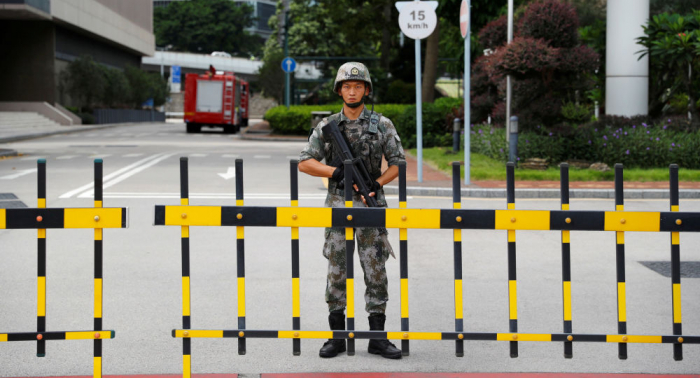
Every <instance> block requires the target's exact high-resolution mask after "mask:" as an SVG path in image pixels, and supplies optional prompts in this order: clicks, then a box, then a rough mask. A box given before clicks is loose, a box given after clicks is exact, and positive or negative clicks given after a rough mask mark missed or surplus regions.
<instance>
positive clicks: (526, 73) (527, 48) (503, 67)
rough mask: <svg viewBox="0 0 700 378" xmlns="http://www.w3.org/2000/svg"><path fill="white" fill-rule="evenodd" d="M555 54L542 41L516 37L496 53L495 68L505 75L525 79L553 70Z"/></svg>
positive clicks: (554, 50)
mask: <svg viewBox="0 0 700 378" xmlns="http://www.w3.org/2000/svg"><path fill="white" fill-rule="evenodd" d="M557 54H558V50H557V49H554V48H552V47H551V46H549V45H547V43H546V42H545V41H544V40H542V39H534V38H530V37H518V38H515V39H513V41H512V42H511V43H510V44H508V45H506V46H503V47H501V49H500V51H499V52H497V53H496V55H495V56H494V59H495V60H496V64H495V68H496V69H497V70H500V71H501V72H502V73H504V74H506V75H513V76H515V77H516V78H519V79H526V78H529V77H532V76H534V75H537V76H539V75H541V74H542V73H543V72H545V71H548V70H551V69H553V68H554V67H555V65H556V63H557V61H556V60H557Z"/></svg>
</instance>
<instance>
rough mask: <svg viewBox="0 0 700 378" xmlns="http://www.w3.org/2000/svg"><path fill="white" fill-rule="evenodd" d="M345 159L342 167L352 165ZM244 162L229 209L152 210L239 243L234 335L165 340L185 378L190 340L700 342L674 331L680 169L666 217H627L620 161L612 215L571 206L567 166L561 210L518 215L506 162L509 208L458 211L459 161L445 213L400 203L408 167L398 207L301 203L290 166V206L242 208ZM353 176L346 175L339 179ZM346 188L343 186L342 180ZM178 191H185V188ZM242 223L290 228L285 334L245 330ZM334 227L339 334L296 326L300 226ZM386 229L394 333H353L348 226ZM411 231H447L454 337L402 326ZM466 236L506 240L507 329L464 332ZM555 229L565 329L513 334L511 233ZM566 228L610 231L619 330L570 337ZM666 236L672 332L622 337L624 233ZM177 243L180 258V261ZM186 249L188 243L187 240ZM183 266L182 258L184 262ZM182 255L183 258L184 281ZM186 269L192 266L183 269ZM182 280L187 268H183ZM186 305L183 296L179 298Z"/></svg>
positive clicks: (699, 221)
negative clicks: (340, 283)
mask: <svg viewBox="0 0 700 378" xmlns="http://www.w3.org/2000/svg"><path fill="white" fill-rule="evenodd" d="M349 163H350V162H347V161H346V162H345V164H349ZM181 164H183V165H182V166H181V172H185V174H182V175H181V179H182V180H184V181H183V182H182V184H181V185H182V187H183V188H184V189H183V190H186V187H187V184H186V182H185V181H186V177H187V175H186V172H187V160H186V158H183V159H182V160H181ZM242 166H243V162H242V160H240V159H238V160H236V171H237V173H236V205H235V206H193V205H190V204H189V202H188V200H186V198H185V195H183V199H182V201H181V205H179V206H177V205H157V206H155V209H154V210H155V214H154V224H155V225H160V226H180V227H182V228H183V230H187V233H188V235H189V227H191V226H223V227H227V226H228V227H236V228H237V230H238V231H237V238H238V248H237V249H238V279H239V282H238V306H239V307H238V312H239V324H238V328H237V329H219V330H209V329H191V327H190V323H189V317H188V319H187V324H186V327H183V329H175V330H173V331H172V336H173V337H176V338H183V342H184V343H185V345H187V348H186V352H187V358H188V359H187V360H186V362H187V363H186V364H185V376H189V369H190V361H189V354H190V349H189V341H190V340H191V339H192V338H238V339H239V353H241V354H242V353H245V343H244V342H245V340H246V339H248V338H280V339H293V340H294V342H293V354H294V355H299V354H300V340H301V339H306V338H311V339H325V338H336V339H347V341H348V354H349V355H353V354H354V346H355V345H354V340H355V339H383V338H389V339H395V340H401V341H402V342H401V349H402V354H403V355H406V356H407V355H409V344H408V342H409V341H410V340H454V341H455V342H456V344H455V347H456V349H455V354H456V356H460V357H461V356H463V355H464V346H463V341H464V340H493V341H508V342H509V345H510V355H511V357H517V356H518V344H517V343H518V342H520V341H550V342H562V343H563V344H564V357H565V358H572V357H573V344H574V343H576V342H608V343H617V344H619V346H618V348H619V350H618V357H619V358H621V359H624V358H626V356H627V344H629V343H670V344H673V345H674V347H673V358H674V359H675V360H682V358H683V357H682V344H700V336H697V335H683V334H682V330H681V296H680V242H679V235H680V233H682V232H699V231H700V212H684V213H681V212H679V211H678V210H679V208H678V167H677V166H676V165H671V167H670V187H671V209H670V210H671V211H669V212H664V211H661V212H658V211H625V210H624V207H623V205H624V204H623V201H622V198H623V186H622V165H616V167H615V172H616V181H615V194H616V200H615V210H614V211H593V210H587V211H579V210H576V211H574V210H570V207H569V179H568V177H569V176H568V165H566V164H562V165H561V166H560V170H561V208H560V210H516V209H515V180H514V168H515V167H514V165H513V164H511V163H509V164H507V166H506V172H507V191H506V193H507V208H506V210H495V209H462V208H461V197H460V185H459V175H460V166H459V164H456V163H455V164H453V177H454V180H453V181H454V182H453V208H452V209H409V208H407V206H406V187H405V176H406V169H405V164H402V165H400V166H399V176H400V177H399V207H398V208H367V207H353V206H352V192H351V190H350V188H349V186H348V189H347V190H346V193H345V207H338V208H327V207H299V206H298V187H297V186H298V178H297V162H296V161H292V162H291V163H290V179H291V206H289V207H270V206H244V205H243V167H242ZM351 172H352V170H350V169H346V170H345V173H346V180H349V179H350V178H349V177H347V175H349V174H351ZM347 182H349V181H347ZM183 193H185V192H183ZM244 227H289V228H290V229H291V231H292V244H291V251H292V259H291V261H292V299H293V301H292V303H293V314H292V329H291V330H247V329H246V328H245V282H244V277H245V266H244V259H243V253H242V251H243V246H244V244H243V228H244ZM304 227H336V228H344V229H345V230H346V253H347V255H346V261H347V267H346V270H347V281H346V288H347V329H346V330H344V331H338V330H336V331H314V330H301V324H300V314H301V312H300V303H299V290H300V286H299V285H300V284H299V271H298V270H299V266H298V265H299V261H298V260H299V241H298V238H299V228H304ZM356 227H386V228H397V229H399V240H400V280H401V285H400V288H401V292H400V299H401V331H400V332H391V331H386V332H380V331H356V330H355V323H354V320H355V297H354V274H353V264H352V261H353V259H352V254H353V250H354V228H356ZM409 229H450V230H453V232H454V235H453V239H454V271H455V274H454V277H455V290H454V291H455V331H454V332H451V331H450V332H414V331H409V323H408V264H407V261H408V238H407V236H408V230H409ZM465 229H471V230H504V231H507V236H508V267H507V268H508V271H507V276H506V277H507V280H508V285H507V286H508V303H509V330H508V332H464V321H463V311H464V308H463V303H462V295H463V282H462V268H461V266H462V247H461V242H462V234H461V231H462V230H465ZM533 230H540V231H558V232H560V233H561V240H562V243H561V246H562V247H561V248H562V253H561V259H562V297H563V301H562V302H563V311H562V313H563V332H562V333H528V332H520V331H519V330H518V323H517V319H518V318H517V285H516V283H517V276H516V239H515V233H516V231H533ZM571 231H610V232H615V235H616V241H617V243H616V250H617V259H616V265H617V285H618V287H617V293H618V301H617V308H618V318H617V324H618V333H616V334H586V333H574V332H573V329H572V328H573V327H572V298H571V285H572V277H571V256H570V232H571ZM630 231H635V232H669V233H670V234H671V262H672V296H673V309H672V310H673V322H672V325H673V327H672V335H628V334H627V330H626V320H627V319H626V300H625V298H626V294H625V293H626V292H625V275H624V265H625V261H624V233H625V232H630ZM183 232H184V231H183ZM184 246H185V243H184V239H183V256H184ZM187 252H188V253H189V244H187ZM187 263H188V264H189V262H188V261H187ZM184 267H185V259H184V257H183V277H184ZM188 269H189V267H188ZM188 274H189V270H188ZM185 299H186V300H185ZM185 304H187V306H188V307H187V310H188V311H189V286H188V287H187V291H185V286H184V285H183V305H185Z"/></svg>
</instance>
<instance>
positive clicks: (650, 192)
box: [384, 186, 700, 199]
mask: <svg viewBox="0 0 700 378" xmlns="http://www.w3.org/2000/svg"><path fill="white" fill-rule="evenodd" d="M461 192H462V197H471V198H506V189H503V188H462V190H461ZM384 193H385V194H399V188H398V186H385V187H384ZM624 193H625V198H629V199H667V198H669V193H668V190H664V189H627V190H625V191H624ZM406 195H410V196H434V197H452V189H451V188H427V187H407V188H406ZM560 195H561V192H560V191H559V189H516V190H515V197H516V198H560ZM569 197H571V198H615V190H613V189H570V190H569ZM679 197H680V198H685V199H693V198H700V190H697V189H681V190H680V191H679Z"/></svg>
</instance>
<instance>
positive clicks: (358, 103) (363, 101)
mask: <svg viewBox="0 0 700 378" xmlns="http://www.w3.org/2000/svg"><path fill="white" fill-rule="evenodd" d="M365 97H366V96H362V98H361V99H360V101H358V102H345V101H343V102H345V105H347V106H349V107H351V108H353V109H355V108H357V107H358V106H360V105H362V104H364V103H365ZM372 106H374V104H373V105H372Z"/></svg>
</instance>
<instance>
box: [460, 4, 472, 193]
mask: <svg viewBox="0 0 700 378" xmlns="http://www.w3.org/2000/svg"><path fill="white" fill-rule="evenodd" d="M463 2H466V6H467V9H466V10H467V14H466V22H467V30H466V36H465V37H464V185H469V184H471V182H470V178H471V141H470V139H471V131H472V129H471V115H470V113H471V111H470V110H471V101H470V94H471V81H470V76H471V72H470V71H471V36H470V34H471V27H472V25H471V17H472V12H471V10H472V9H471V7H472V5H471V0H463ZM460 13H461V12H460ZM461 17H464V14H461V15H460V21H462V20H461Z"/></svg>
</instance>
